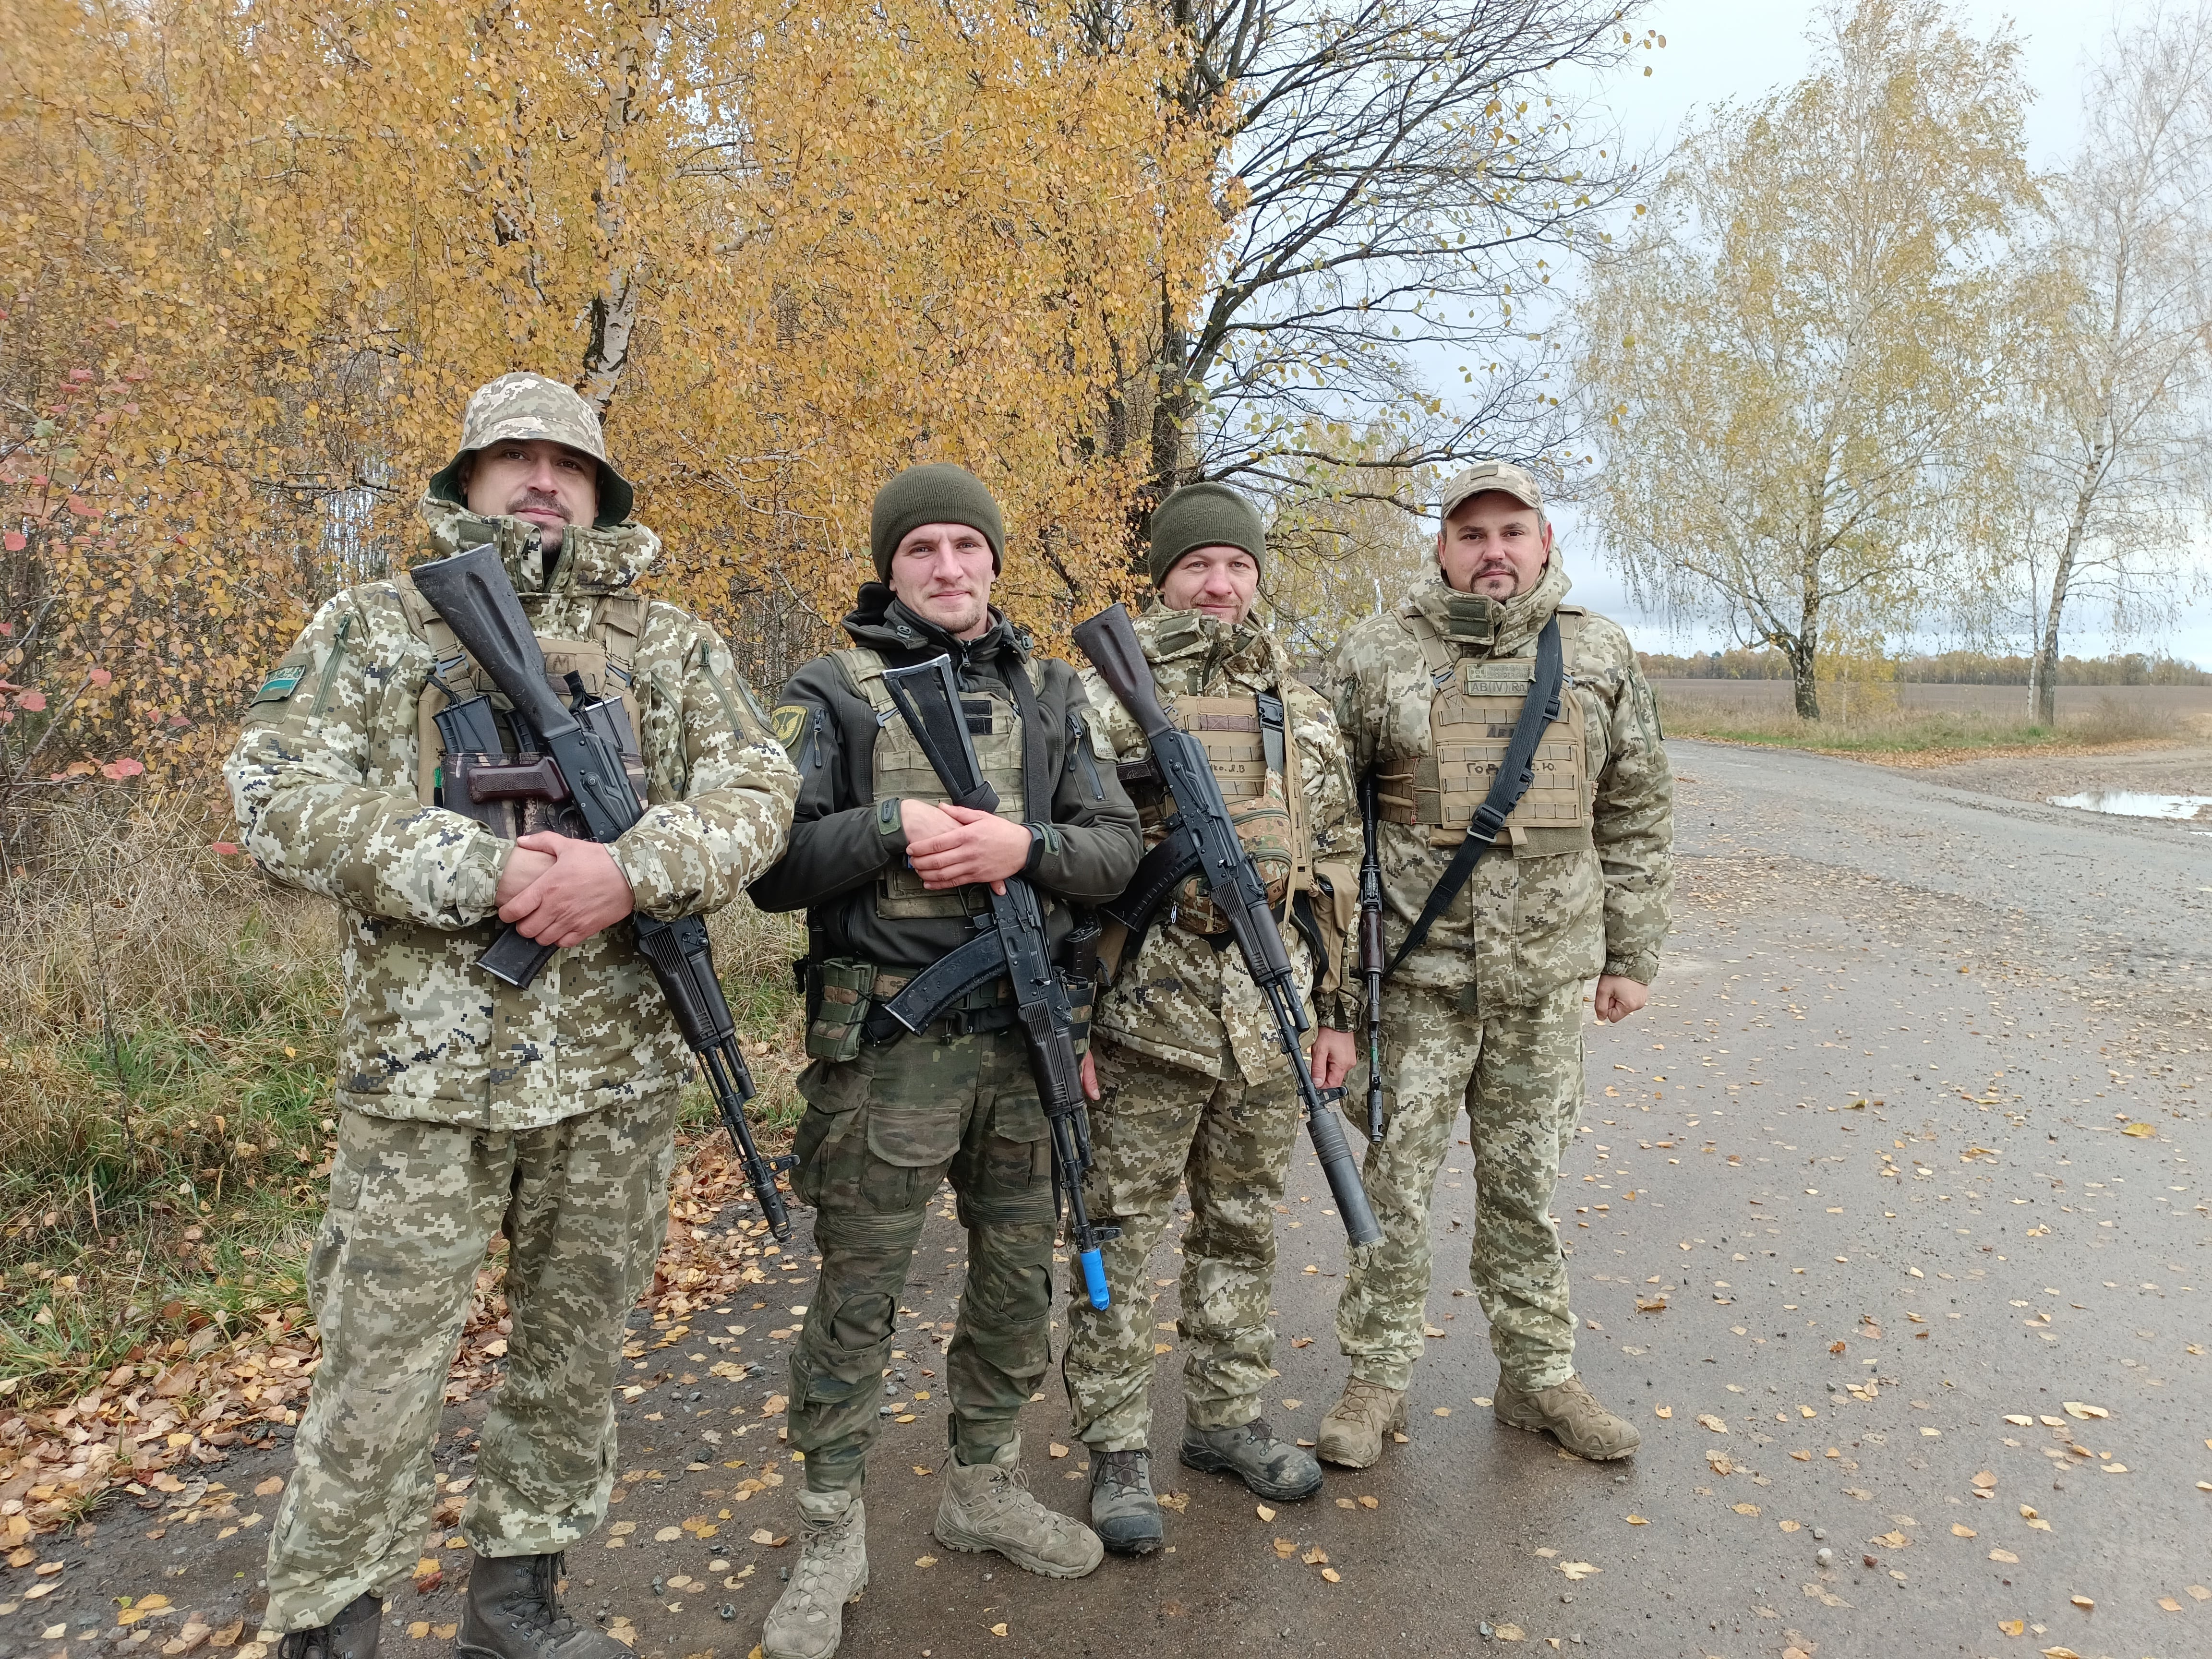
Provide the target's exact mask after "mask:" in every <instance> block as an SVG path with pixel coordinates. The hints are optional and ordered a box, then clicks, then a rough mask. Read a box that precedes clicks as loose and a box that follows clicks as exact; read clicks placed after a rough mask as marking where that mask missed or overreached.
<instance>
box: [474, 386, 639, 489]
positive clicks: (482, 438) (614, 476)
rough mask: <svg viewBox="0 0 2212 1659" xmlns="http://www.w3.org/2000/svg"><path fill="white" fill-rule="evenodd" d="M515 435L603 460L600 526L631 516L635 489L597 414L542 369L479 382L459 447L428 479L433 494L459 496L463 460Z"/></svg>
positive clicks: (600, 471)
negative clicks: (611, 455) (613, 455)
mask: <svg viewBox="0 0 2212 1659" xmlns="http://www.w3.org/2000/svg"><path fill="white" fill-rule="evenodd" d="M513 438H544V439H547V440H550V441H552V442H554V443H556V444H565V445H566V446H568V447H569V448H570V449H574V450H576V451H578V452H580V453H582V454H586V455H589V456H590V457H591V458H592V459H593V460H595V461H597V462H598V463H599V518H598V520H596V522H597V523H599V524H600V525H603V526H604V525H615V524H620V523H622V522H623V520H625V519H627V518H629V514H630V508H631V507H632V505H633V504H634V500H635V492H634V491H633V490H632V489H630V485H629V479H627V478H625V477H623V475H622V474H621V473H619V472H617V471H615V469H614V465H613V463H611V461H609V460H608V459H607V442H606V439H605V436H604V435H602V433H601V432H600V430H599V416H598V415H596V414H595V413H593V412H592V406H591V405H590V404H587V403H586V402H585V401H584V400H583V398H581V397H580V396H578V395H577V393H576V392H575V390H574V388H573V387H570V386H563V385H562V384H561V382H560V381H558V380H548V379H546V378H545V376H544V375H543V374H502V375H501V376H500V377H499V379H497V380H494V381H491V382H490V383H489V385H486V386H478V387H477V389H476V392H475V393H474V394H473V395H472V396H471V398H469V404H468V407H467V408H466V409H465V410H463V411H462V412H461V447H459V449H457V450H455V451H454V452H453V459H452V460H450V461H448V462H447V463H446V465H444V466H443V467H442V468H441V469H440V470H439V471H438V472H437V474H436V475H435V477H432V478H431V480H430V493H431V494H432V495H435V496H437V497H439V498H440V499H441V500H444V501H460V500H461V499H462V496H461V489H460V468H461V463H462V462H463V461H465V460H466V459H468V458H469V457H470V456H471V455H473V454H475V453H477V451H478V450H479V449H485V448H489V447H490V446H491V445H493V444H495V443H500V442H502V441H507V440H508V439H513Z"/></svg>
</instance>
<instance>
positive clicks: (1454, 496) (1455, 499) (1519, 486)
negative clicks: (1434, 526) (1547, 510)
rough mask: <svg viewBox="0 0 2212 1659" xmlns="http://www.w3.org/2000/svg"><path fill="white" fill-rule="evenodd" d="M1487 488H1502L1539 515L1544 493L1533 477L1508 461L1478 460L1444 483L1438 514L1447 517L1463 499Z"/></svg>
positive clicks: (1479, 493) (1478, 493) (1465, 499)
mask: <svg viewBox="0 0 2212 1659" xmlns="http://www.w3.org/2000/svg"><path fill="white" fill-rule="evenodd" d="M1486 489H1502V490H1504V492H1505V493H1506V494H1507V495H1510V496H1511V497H1513V499H1514V500H1515V501H1519V502H1521V503H1522V505H1524V506H1527V507H1534V508H1535V509H1536V511H1537V512H1538V513H1541V512H1543V510H1544V492H1543V491H1542V490H1541V489H1538V488H1537V487H1536V481H1535V479H1534V478H1532V477H1529V476H1528V473H1527V472H1526V471H1523V470H1522V469H1521V468H1520V467H1517V466H1516V465H1513V463H1512V462H1510V461H1477V462H1476V463H1475V464H1474V465H1473V466H1470V467H1468V469H1467V470H1466V471H1463V472H1461V473H1459V474H1458V475H1457V476H1456V477H1454V478H1453V479H1452V481H1451V482H1450V483H1448V484H1446V485H1445V486H1444V493H1443V497H1442V501H1441V504H1440V505H1439V506H1438V507H1437V517H1438V518H1439V519H1449V517H1451V515H1452V512H1453V510H1454V509H1455V507H1458V506H1459V504H1460V503H1461V502H1462V501H1467V500H1469V499H1470V498H1472V497H1474V496H1476V495H1481V494H1482V492H1483V491H1485V490H1486Z"/></svg>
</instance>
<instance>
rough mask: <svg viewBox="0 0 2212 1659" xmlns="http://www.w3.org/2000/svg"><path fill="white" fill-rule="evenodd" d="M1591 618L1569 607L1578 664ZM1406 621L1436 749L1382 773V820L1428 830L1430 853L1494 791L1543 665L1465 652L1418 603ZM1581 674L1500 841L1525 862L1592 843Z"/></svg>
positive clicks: (1454, 837) (1458, 832)
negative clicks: (1422, 675)
mask: <svg viewBox="0 0 2212 1659" xmlns="http://www.w3.org/2000/svg"><path fill="white" fill-rule="evenodd" d="M1585 614H1587V613H1585V612H1583V611H1580V610H1577V609H1571V608H1570V607H1568V606H1565V605H1562V606H1560V607H1559V644H1560V647H1561V649H1562V651H1563V652H1564V653H1565V656H1566V659H1567V660H1568V661H1569V662H1570V663H1571V662H1572V661H1573V660H1574V659H1575V641H1576V638H1577V635H1579V634H1580V632H1581V630H1582V623H1583V617H1584V615H1585ZM1398 620H1399V622H1400V623H1401V624H1402V625H1403V626H1404V628H1405V629H1406V631H1407V633H1408V634H1410V635H1413V638H1414V640H1415V641H1418V642H1419V645H1420V647H1421V656H1422V658H1423V659H1424V660H1425V662H1426V663H1427V665H1428V670H1429V678H1430V682H1431V685H1432V687H1433V688H1434V690H1433V691H1432V693H1431V696H1430V699H1429V744H1430V753H1428V754H1427V755H1425V756H1422V757H1419V758H1418V759H1413V760H1410V761H1409V760H1407V759H1405V758H1402V757H1401V758H1400V759H1398V760H1396V761H1395V763H1392V764H1391V766H1390V767H1389V768H1388V769H1385V768H1383V767H1378V768H1377V769H1376V817H1379V818H1382V819H1383V820H1384V821H1385V822H1388V823H1418V824H1424V825H1426V826H1427V827H1428V829H1429V845H1430V846H1431V847H1456V846H1458V845H1459V842H1460V840H1461V838H1462V836H1465V835H1466V833H1467V827H1468V821H1469V820H1470V819H1471V818H1473V817H1474V810H1475V808H1477V807H1478V806H1480V805H1482V803H1483V799H1484V798H1485V797H1486V796H1487V795H1488V794H1489V793H1490V785H1491V781H1492V779H1493V778H1494V777H1496V776H1497V775H1498V765H1499V763H1501V762H1502V761H1504V758H1505V747H1506V744H1508V743H1509V742H1510V740H1511V738H1512V736H1513V723H1514V722H1515V721H1516V720H1518V719H1519V718H1520V716H1521V706H1522V703H1524V702H1527V701H1528V688H1529V685H1530V684H1531V683H1532V682H1533V681H1534V678H1535V677H1536V659H1535V657H1534V655H1533V654H1532V655H1529V656H1526V657H1477V656H1472V655H1462V653H1461V652H1460V649H1459V647H1457V646H1455V644H1454V643H1453V641H1450V640H1449V639H1447V638H1445V637H1444V635H1443V634H1442V633H1440V632H1439V631H1438V630H1437V627H1436V625H1435V624H1434V623H1431V621H1430V620H1429V619H1428V618H1427V617H1425V616H1423V615H1422V614H1421V613H1420V611H1419V610H1418V609H1416V608H1415V607H1414V606H1413V605H1407V607H1406V608H1405V609H1404V610H1402V611H1400V612H1399V614H1398ZM1573 678H1574V677H1573V676H1572V675H1571V674H1570V675H1569V676H1568V688H1569V689H1568V690H1566V692H1565V695H1563V696H1561V697H1560V699H1559V719H1558V720H1554V721H1553V722H1552V724H1551V726H1550V727H1549V728H1548V729H1547V731H1546V732H1545V733H1544V736H1543V740H1542V741H1541V743H1539V744H1537V746H1536V757H1535V760H1534V763H1533V768H1534V772H1535V781H1534V782H1533V783H1532V784H1530V785H1529V787H1528V792H1527V793H1525V794H1523V795H1522V797H1521V800H1520V804H1519V805H1516V807H1514V809H1513V812H1512V816H1511V817H1508V818H1507V819H1506V820H1505V827H1504V829H1501V830H1499V831H1498V842H1497V844H1498V845H1499V846H1509V845H1510V847H1511V848H1513V850H1514V853H1515V854H1516V856H1528V857H1536V856H1541V855H1542V854H1549V853H1570V852H1574V851H1577V850H1578V849H1580V848H1587V847H1589V846H1591V845H1593V844H1594V843H1593V842H1592V840H1591V836H1590V829H1591V824H1592V822H1593V819H1592V815H1591V811H1590V783H1589V777H1588V775H1587V769H1586V767H1585V766H1584V763H1583V757H1584V756H1585V755H1586V754H1587V753H1588V749H1587V742H1588V732H1587V728H1586V725H1585V721H1586V718H1587V717H1586V716H1585V714H1583V704H1582V700H1581V699H1580V698H1579V697H1577V696H1574V695H1573V691H1572V689H1571V688H1572V685H1573Z"/></svg>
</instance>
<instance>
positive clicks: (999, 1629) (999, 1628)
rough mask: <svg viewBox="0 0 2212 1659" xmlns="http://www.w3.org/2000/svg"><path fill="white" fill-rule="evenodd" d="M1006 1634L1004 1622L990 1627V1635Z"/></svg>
mask: <svg viewBox="0 0 2212 1659" xmlns="http://www.w3.org/2000/svg"><path fill="white" fill-rule="evenodd" d="M991 1634H992V1635H994V1636H1004V1635H1005V1634H1006V1623H1005V1621H1004V1620H1001V1621H1000V1622H999V1623H998V1624H995V1625H994V1626H991Z"/></svg>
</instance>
